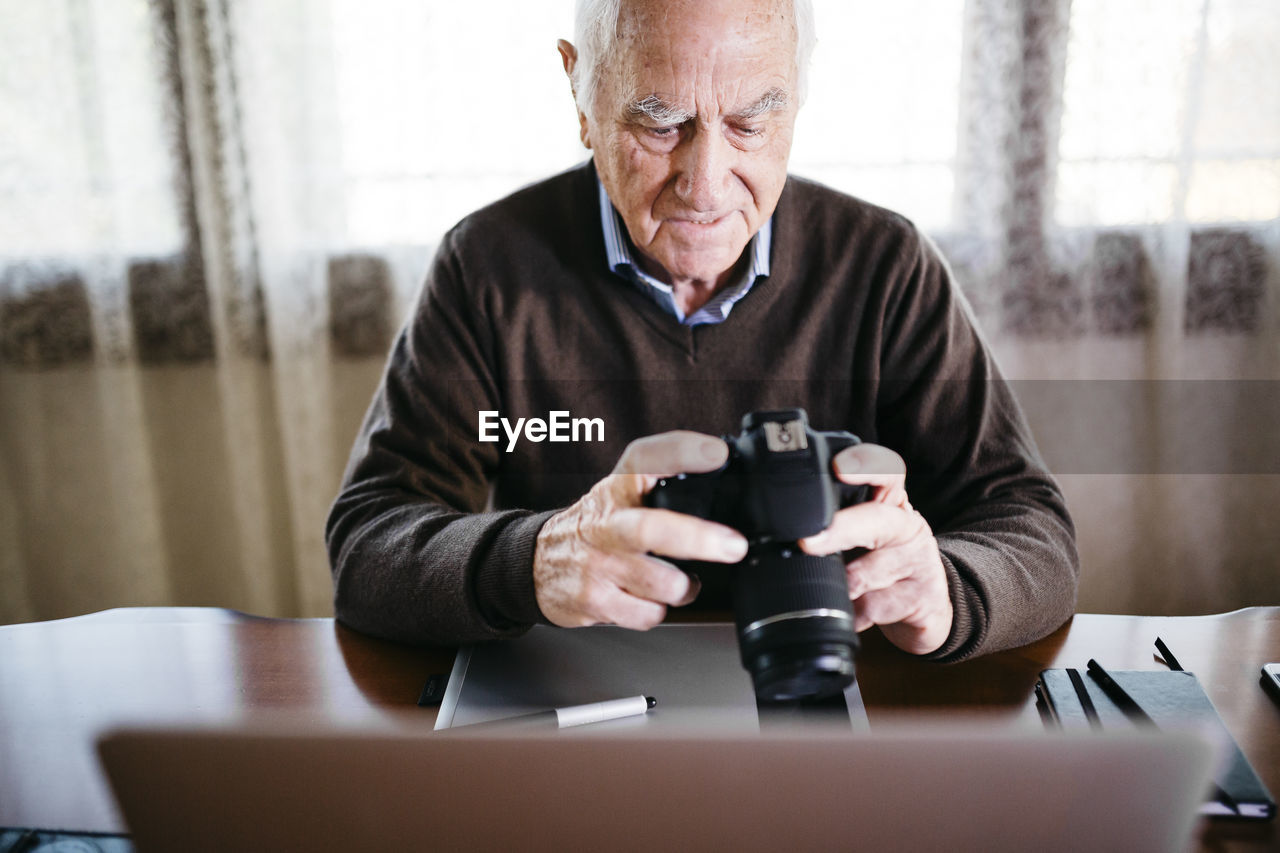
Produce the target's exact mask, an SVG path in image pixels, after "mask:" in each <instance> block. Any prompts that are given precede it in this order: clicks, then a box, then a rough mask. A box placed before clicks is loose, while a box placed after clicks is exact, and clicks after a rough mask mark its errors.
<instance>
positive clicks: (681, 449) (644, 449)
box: [613, 430, 729, 490]
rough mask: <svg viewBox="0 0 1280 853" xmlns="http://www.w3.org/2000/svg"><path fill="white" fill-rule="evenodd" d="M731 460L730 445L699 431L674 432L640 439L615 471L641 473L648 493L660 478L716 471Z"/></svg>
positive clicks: (627, 452)
mask: <svg viewBox="0 0 1280 853" xmlns="http://www.w3.org/2000/svg"><path fill="white" fill-rule="evenodd" d="M728 458H729V445H727V444H725V443H724V441H723V440H722V439H719V438H716V437H715V436H712V435H706V434H704V433H700V432H691V431H689V430H675V431H673V432H664V433H660V434H658V435H650V436H645V437H644V438H638V439H636V440H635V441H633V442H631V443H630V444H628V445H627V449H626V450H624V451H622V456H621V457H620V458H619V459H618V464H617V466H616V467H615V468H614V471H613V472H614V473H615V474H640V475H642V476H643V477H645V478H646V480H647V482H646V490H648V489H649V488H652V487H653V483H654V482H656V481H657V480H658V479H659V478H660V477H674V476H675V475H676V474H683V473H694V474H701V473H705V472H707V471H714V470H716V469H717V468H719V467H720V466H721V465H723V464H724V463H725V461H726V460H727V459H728Z"/></svg>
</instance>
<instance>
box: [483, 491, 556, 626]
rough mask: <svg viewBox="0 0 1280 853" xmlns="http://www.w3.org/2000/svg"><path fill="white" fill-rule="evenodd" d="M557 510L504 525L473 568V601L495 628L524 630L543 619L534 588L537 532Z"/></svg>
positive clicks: (523, 516)
mask: <svg viewBox="0 0 1280 853" xmlns="http://www.w3.org/2000/svg"><path fill="white" fill-rule="evenodd" d="M557 512H559V510H549V511H547V512H540V513H534V514H532V515H521V516H519V517H517V518H516V519H514V520H513V521H512V522H511V523H510V524H507V525H506V526H505V527H503V528H502V529H501V530H500V531H499V532H498V533H497V535H496V536H494V538H493V541H492V542H491V543H490V544H489V547H488V549H487V550H486V551H485V555H484V559H483V560H482V561H481V562H480V565H479V567H478V568H477V569H476V577H475V586H474V589H475V600H476V606H477V607H478V608H479V610H480V614H481V615H482V616H483V617H484V620H485V621H486V622H488V623H489V624H490V625H491V626H492V627H493V628H494V630H496V631H501V632H507V631H513V630H514V631H524V630H528V629H529V628H530V627H532V626H533V625H534V624H535V623H537V622H540V621H542V611H541V610H539V609H538V600H537V597H536V596H535V595H534V590H533V554H534V551H535V549H536V548H537V544H538V533H539V532H540V531H541V530H542V525H544V524H546V523H547V519H549V518H551V516H553V515H555V514H556V513H557Z"/></svg>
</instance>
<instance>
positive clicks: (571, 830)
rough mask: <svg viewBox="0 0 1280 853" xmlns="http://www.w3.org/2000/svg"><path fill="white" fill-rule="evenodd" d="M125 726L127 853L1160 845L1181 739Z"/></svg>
mask: <svg viewBox="0 0 1280 853" xmlns="http://www.w3.org/2000/svg"><path fill="white" fill-rule="evenodd" d="M590 729H591V727H584V728H583V730H582V731H583V733H582V734H569V733H568V732H563V731H562V732H554V731H553V732H550V733H548V734H547V735H545V736H534V737H530V736H528V735H523V736H519V737H517V736H514V735H507V734H501V733H496V732H491V731H490V732H485V733H483V734H480V733H479V732H467V731H466V730H465V729H462V730H457V731H454V732H448V733H445V732H441V733H430V732H423V731H417V730H412V731H411V730H401V729H395V730H386V731H368V730H351V729H347V730H343V729H333V728H329V729H316V728H310V727H307V726H302V727H299V726H296V725H295V726H288V727H282V726H271V727H266V728H264V727H261V726H255V727H250V728H244V727H241V728H235V729H132V730H129V729H125V730H118V731H115V732H112V733H109V734H107V735H106V736H104V737H103V738H102V739H101V740H100V741H99V754H100V757H101V760H102V763H103V765H104V768H105V770H106V772H107V774H108V776H109V778H110V781H111V785H112V788H113V790H114V792H115V795H116V798H117V801H118V803H119V805H120V808H121V810H122V812H123V815H124V818H125V820H126V822H127V824H128V826H129V827H130V830H131V832H132V833H133V835H134V841H135V844H136V846H137V849H138V850H139V851H142V853H146V851H158V850H179V849H181V850H192V851H201V850H218V851H225V850H317V851H328V850H334V851H337V850H379V851H385V850H404V849H426V850H435V849H441V850H444V849H448V850H454V849H457V850H513V849H520V850H565V849H611V850H643V851H646V853H653V851H655V850H664V849H671V848H679V849H733V850H771V851H776V850H808V849H824V850H825V849H854V848H856V849H946V850H1037V851H1040V850H1044V851H1053V850H1082V849H1113V850H1131V851H1139V850H1159V851H1166V850H1174V849H1181V848H1182V847H1184V846H1185V845H1186V843H1187V840H1188V838H1189V835H1190V832H1191V830H1192V826H1193V824H1194V821H1195V819H1196V807H1197V805H1198V804H1199V802H1200V801H1201V800H1202V799H1203V797H1204V795H1205V792H1206V790H1207V787H1208V784H1209V772H1210V761H1211V758H1210V749H1209V747H1208V746H1207V745H1206V744H1205V743H1204V742H1202V741H1201V740H1199V739H1197V738H1195V737H1193V736H1191V735H1185V734H1143V733H1138V732H1133V733H1125V734H1123V735H1114V736H1113V735H1105V736H1101V735H1091V734H1081V735H1065V734H1047V733H1040V732H1030V731H1025V732H1024V731H997V730H991V729H973V728H967V727H966V728H954V727H942V728H938V727H935V726H918V725H917V726H912V727H910V728H905V729H900V730H893V731H877V732H876V733H872V734H859V735H853V734H848V733H844V734H836V733H834V732H833V731H832V730H830V729H828V730H819V731H818V732H803V731H800V732H787V733H783V732H779V731H772V732H770V733H768V734H758V735H754V736H752V735H743V734H740V733H738V734H734V733H728V734H726V733H716V732H714V731H690V732H688V733H686V734H685V735H683V736H673V735H672V734H671V733H670V732H666V731H664V732H662V736H661V737H657V736H653V735H645V734H644V733H643V731H642V730H624V731H615V732H608V731H597V732H596V733H595V734H591V733H589V730H590Z"/></svg>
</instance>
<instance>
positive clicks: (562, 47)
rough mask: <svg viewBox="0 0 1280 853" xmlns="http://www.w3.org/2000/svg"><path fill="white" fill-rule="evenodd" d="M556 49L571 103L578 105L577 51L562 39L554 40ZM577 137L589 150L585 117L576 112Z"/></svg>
mask: <svg viewBox="0 0 1280 853" xmlns="http://www.w3.org/2000/svg"><path fill="white" fill-rule="evenodd" d="M556 49H557V50H559V51H560V61H561V62H562V63H563V64H564V73H565V75H566V76H567V77H568V78H569V91H570V92H572V93H573V102H574V105H575V106H576V105H577V103H578V90H577V89H576V88H575V87H574V85H573V68H574V66H575V65H577V64H578V49H577V48H576V47H574V46H573V45H572V44H570V43H569V42H567V41H565V40H564V39H557V40H556ZM578 137H579V138H580V139H581V140H582V144H583V146H585V147H586V148H587V149H588V150H590V148H591V136H590V134H588V133H587V116H586V113H584V112H583V111H582V110H581V109H579V110H578Z"/></svg>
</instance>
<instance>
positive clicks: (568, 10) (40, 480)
mask: <svg viewBox="0 0 1280 853" xmlns="http://www.w3.org/2000/svg"><path fill="white" fill-rule="evenodd" d="M497 5H498V4H497V3H496V2H494V3H485V4H459V3H453V2H445V0H439V2H435V0H431V1H430V2H424V0H323V2H322V0H271V2H257V0H47V2H40V3H29V2H21V0H0V623H2V622H12V621H21V620H27V619H43V618H54V617H58V616H65V615H71V614H74V613H82V612H88V611H92V610H98V609H102V608H105V607H111V606H121V605H134V604H204V605H217V606H226V607H235V608H239V609H243V610H246V611H251V612H255V613H262V614H271V615H326V614H328V613H330V612H331V608H330V587H329V577H328V570H327V562H326V558H325V553H324V549H323V542H322V526H323V520H324V516H325V514H326V511H327V507H328V503H329V501H330V500H331V498H332V496H333V494H334V492H335V490H336V488H337V483H338V480H339V478H340V476H341V471H342V467H343V465H344V463H345V460H346V454H347V452H348V449H349V446H350V442H351V439H352V437H353V435H354V432H355V429H356V427H357V425H358V423H359V420H360V418H361V416H362V414H363V411H364V408H365V406H366V405H367V403H368V400H369V397H370V395H371V393H372V391H373V388H374V386H375V385H376V382H377V380H378V376H379V373H380V370H381V365H382V361H383V359H384V357H385V353H386V349H387V346H388V344H389V342H390V338H391V335H392V334H393V332H394V330H395V328H396V326H397V325H398V324H399V323H400V322H401V320H402V318H403V317H404V315H405V312H406V311H407V309H408V305H409V302H410V300H411V299H412V297H413V293H414V290H415V288H416V287H417V285H418V283H419V280H420V277H421V275H422V272H423V271H424V269H425V267H426V263H427V260H428V259H429V257H430V253H431V251H432V249H433V246H434V244H435V242H436V241H437V240H438V239H439V236H440V234H442V233H443V231H444V230H445V229H446V228H448V227H449V226H450V225H451V224H452V223H453V222H455V221H456V220H457V219H458V218H459V217H461V216H463V215H465V214H466V213H467V212H468V211H469V210H471V209H474V208H476V207H478V206H479V205H481V204H484V203H486V202H487V201H490V200H492V199H495V198H497V197H499V196H501V195H503V194H505V193H506V192H509V191H510V190H512V189H514V188H515V187H518V186H520V185H521V184H524V183H527V182H529V181H532V180H535V179H537V178H540V177H542V176H545V175H549V174H551V173H553V172H555V171H558V170H560V169H563V168H566V167H568V166H570V165H572V164H574V163H575V162H579V161H580V160H582V159H583V158H584V157H585V152H584V151H583V150H582V149H581V148H580V146H579V145H578V142H577V132H576V127H575V120H574V111H573V107H572V104H571V101H570V99H569V93H568V86H567V83H566V82H565V81H564V80H563V75H562V73H561V70H560V66H559V59H558V57H557V56H556V54H555V39H556V38H557V37H568V36H570V34H571V31H572V3H571V2H570V0H537V2H535V0H510V2H507V3H505V4H503V6H502V8H501V10H498V9H497V8H496V6H497ZM815 6H816V10H817V18H818V34H819V46H818V50H817V52H816V54H815V60H814V61H815V65H814V68H813V71H812V85H811V90H810V97H809V101H808V103H807V104H806V105H805V108H804V109H803V110H802V112H801V118H800V122H799V125H798V128H797V137H796V146H795V150H794V154H793V158H792V171H794V172H796V173H798V174H802V175H806V176H810V177H815V178H817V179H819V180H822V181H825V182H827V183H830V184H832V185H834V186H837V187H839V188H840V189H843V190H845V191H848V192H851V193H853V194H855V195H859V196H861V197H863V198H866V199H868V200H870V201H873V202H876V203H879V204H884V205H886V206H888V207H892V208H894V209H897V210H899V211H901V212H903V213H905V214H906V215H908V216H909V217H911V218H912V219H914V220H915V221H916V222H917V223H918V224H920V225H921V227H922V228H924V229H925V230H926V231H927V232H928V233H929V234H930V235H931V236H932V237H933V238H934V239H935V240H936V242H937V243H938V244H939V246H940V247H941V248H942V249H943V251H944V253H945V254H946V255H947V257H948V258H949V260H950V261H951V263H952V266H953V268H954V270H955V272H956V275H957V278H958V280H959V281H960V283H961V285H962V287H963V288H964V290H965V291H966V293H967V295H968V296H969V299H970V301H971V303H972V304H973V307H974V310H975V313H976V314H977V316H978V317H979V319H980V322H981V323H982V326H983V328H984V330H985V331H986V333H987V334H988V336H989V337H990V339H991V342H992V345H993V346H994V347H995V349H996V350H997V352H998V354H999V355H1000V357H1001V359H1002V362H1003V364H1004V367H1005V369H1006V372H1007V373H1008V374H1009V376H1010V377H1011V378H1013V379H1014V380H1015V381H1016V382H1017V383H1018V390H1019V393H1020V396H1021V398H1022V400H1023V404H1024V407H1025V408H1026V410H1027V413H1028V416H1029V418H1030V419H1031V421H1032V424H1033V427H1034V428H1035V429H1036V431H1037V435H1038V438H1039V440H1040V442H1041V446H1042V450H1043V451H1044V453H1045V456H1046V457H1047V459H1048V460H1049V462H1050V464H1051V467H1053V468H1054V470H1055V472H1056V473H1058V475H1059V476H1060V478H1061V480H1062V482H1063V484H1064V487H1065V488H1066V490H1067V492H1068V498H1069V500H1070V501H1071V502H1072V507H1073V511H1074V512H1075V515H1076V517H1077V521H1078V524H1079V527H1080V537H1081V548H1082V552H1083V555H1084V560H1085V576H1084V579H1083V583H1082V596H1081V609H1083V610H1093V611H1104V612H1105V611H1112V612H1156V613H1185V612H1207V611H1214V610H1223V609H1230V608H1233V607H1238V606H1244V605H1248V604H1259V603H1270V604H1275V603H1280V601H1277V599H1276V594H1277V590H1280V583H1278V581H1280V570H1278V569H1277V567H1276V561H1275V558H1274V556H1273V555H1274V554H1275V553H1276V552H1277V549H1278V547H1277V546H1280V533H1277V531H1276V528H1275V526H1274V525H1272V524H1270V523H1269V522H1270V513H1269V510H1268V508H1269V507H1271V506H1274V505H1275V504H1276V502H1277V499H1278V498H1280V462H1278V461H1277V460H1280V447H1277V446H1276V444H1277V441H1278V439H1277V437H1276V436H1277V435H1278V434H1280V431H1277V430H1275V429H1274V426H1273V425H1274V424H1275V423H1276V422H1277V417H1276V416H1277V415H1280V411H1277V410H1276V409H1277V403H1275V402H1273V398H1277V397H1280V395H1276V394H1273V393H1271V389H1272V388H1273V387H1275V384H1274V383H1275V380H1276V379H1277V378H1280V376H1278V374H1280V347H1277V336H1276V328H1277V311H1276V304H1277V303H1276V298H1275V294H1276V293H1277V291H1278V290H1280V273H1278V272H1277V270H1280V87H1276V86H1275V85H1274V82H1273V81H1275V80H1277V79H1280V53H1278V52H1277V51H1276V50H1275V49H1274V46H1275V45H1276V44H1280V7H1278V6H1277V5H1276V4H1275V3H1274V2H1273V0H1035V2H1018V0H903V2H896V3H892V4H889V3H878V2H874V0H818V2H816V3H815ZM468 7H471V8H468Z"/></svg>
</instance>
